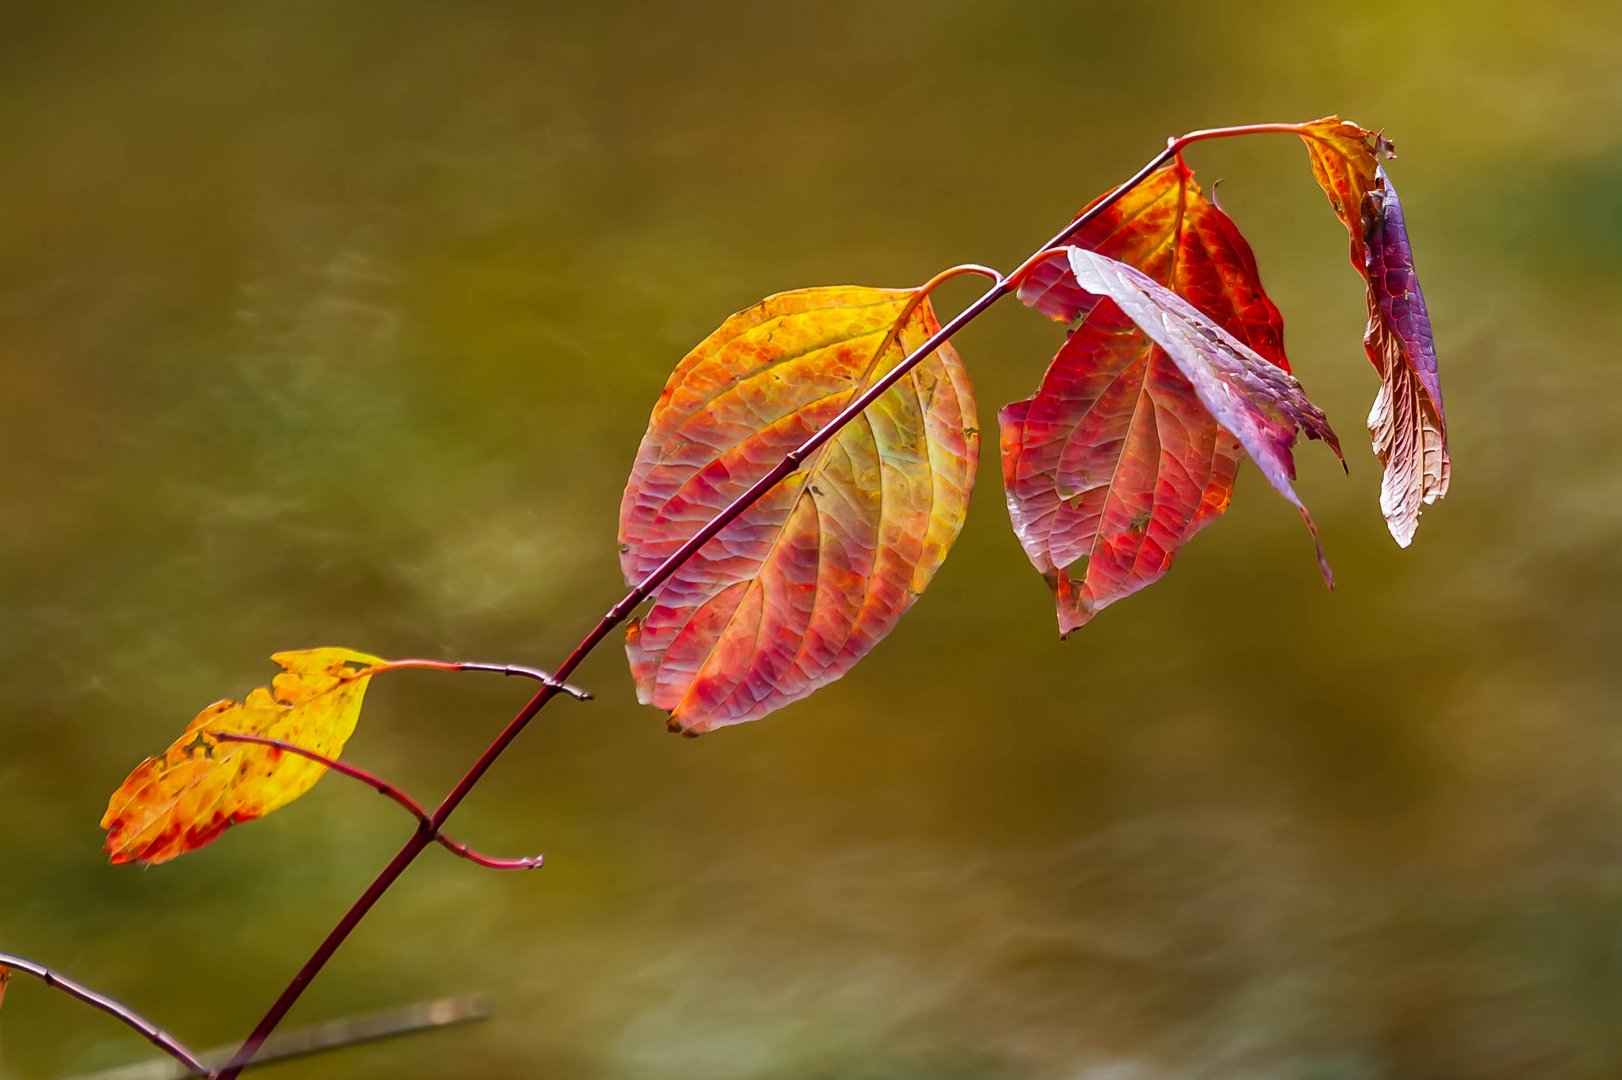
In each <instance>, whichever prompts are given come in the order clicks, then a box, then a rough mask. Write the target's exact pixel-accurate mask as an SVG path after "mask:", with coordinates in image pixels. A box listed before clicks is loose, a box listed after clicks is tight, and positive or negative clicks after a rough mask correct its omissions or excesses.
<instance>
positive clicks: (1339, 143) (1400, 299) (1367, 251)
mask: <svg viewBox="0 0 1622 1080" xmlns="http://www.w3.org/2000/svg"><path fill="white" fill-rule="evenodd" d="M1301 138H1302V140H1303V141H1304V142H1305V143H1306V145H1307V152H1308V154H1309V155H1310V157H1311V161H1312V173H1313V176H1314V177H1316V178H1317V180H1318V184H1319V186H1320V187H1322V188H1323V189H1324V193H1325V194H1326V195H1328V196H1329V204H1330V206H1332V207H1333V208H1334V210H1335V213H1336V215H1337V216H1338V217H1339V218H1340V219H1341V221H1342V222H1343V223H1344V224H1345V226H1346V231H1347V233H1348V235H1349V237H1350V249H1351V259H1352V265H1353V266H1355V267H1356V268H1357V271H1358V273H1360V274H1362V275H1363V279H1364V281H1365V282H1366V283H1367V285H1368V307H1369V324H1368V329H1367V330H1366V331H1365V332H1364V335H1363V346H1364V349H1365V350H1366V351H1367V352H1368V355H1369V360H1370V361H1371V362H1372V363H1373V364H1374V368H1375V370H1376V371H1378V372H1379V373H1380V392H1379V394H1378V396H1377V397H1376V398H1375V401H1374V408H1373V410H1372V411H1371V412H1370V413H1369V433H1370V435H1371V436H1372V438H1373V442H1374V452H1375V454H1376V456H1378V457H1379V459H1380V462H1381V464H1382V465H1383V466H1384V469H1385V471H1384V476H1383V478H1382V480H1381V484H1380V509H1381V512H1382V513H1383V514H1384V515H1385V519H1386V526H1387V528H1389V529H1390V530H1391V535H1392V536H1393V537H1395V538H1396V541H1397V543H1398V544H1400V545H1401V546H1403V547H1407V546H1408V545H1409V544H1410V543H1412V541H1413V538H1414V531H1415V530H1416V529H1417V528H1418V527H1419V514H1420V510H1421V508H1422V506H1424V505H1427V504H1430V503H1434V502H1436V501H1437V500H1438V499H1441V498H1442V497H1443V496H1445V495H1446V494H1447V487H1448V481H1449V479H1450V474H1451V471H1452V463H1451V461H1450V460H1449V457H1448V450H1447V418H1446V415H1445V414H1444V412H1443V409H1442V387H1441V380H1440V377H1439V374H1438V372H1437V367H1436V346H1435V343H1434V341H1433V340H1432V337H1431V326H1430V316H1429V314H1428V313H1427V311H1426V309H1425V297H1424V294H1423V293H1422V292H1421V291H1420V288H1419V278H1418V277H1417V275H1416V274H1415V273H1414V260H1413V252H1412V249H1411V248H1410V246H1409V242H1408V228H1407V223H1406V222H1405V220H1404V218H1403V213H1402V205H1401V203H1399V202H1398V201H1397V192H1396V189H1395V188H1393V187H1392V186H1391V179H1390V177H1388V176H1387V175H1386V172H1385V168H1384V167H1383V166H1382V165H1381V164H1380V162H1381V160H1382V159H1384V158H1387V157H1390V156H1392V147H1391V144H1390V143H1389V142H1387V141H1386V140H1385V139H1384V138H1383V137H1381V136H1380V135H1379V134H1377V133H1375V132H1372V131H1368V130H1366V129H1364V128H1361V127H1358V126H1357V125H1356V124H1353V123H1349V122H1347V121H1343V120H1341V119H1340V118H1339V117H1338V116H1329V117H1325V118H1323V119H1321V120H1314V121H1312V122H1311V123H1309V124H1306V125H1304V126H1303V130H1302V133H1301Z"/></svg>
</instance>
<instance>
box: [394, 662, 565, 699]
mask: <svg viewBox="0 0 1622 1080" xmlns="http://www.w3.org/2000/svg"><path fill="white" fill-rule="evenodd" d="M389 667H390V668H422V669H424V670H426V671H491V672H494V673H495V674H497V675H507V676H513V675H517V676H519V677H521V678H525V679H534V680H535V681H536V682H538V683H540V684H541V685H542V686H549V687H551V688H552V689H554V690H556V691H558V692H559V693H563V694H568V695H569V696H570V697H572V698H574V699H575V700H576V701H590V700H591V699H592V698H593V697H594V696H595V695H593V694H592V693H591V691H589V690H582V689H580V687H578V686H575V685H573V684H572V683H566V682H562V681H561V680H559V679H557V678H555V677H554V676H553V675H552V673H551V672H549V671H542V670H541V669H540V668H536V667H526V666H524V665H523V664H481V663H476V662H474V661H472V660H422V659H411V660H391V661H389Z"/></svg>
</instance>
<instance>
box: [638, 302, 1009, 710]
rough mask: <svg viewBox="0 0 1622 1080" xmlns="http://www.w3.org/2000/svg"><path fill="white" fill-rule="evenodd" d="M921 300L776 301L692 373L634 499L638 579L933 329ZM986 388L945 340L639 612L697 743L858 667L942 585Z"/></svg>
mask: <svg viewBox="0 0 1622 1080" xmlns="http://www.w3.org/2000/svg"><path fill="white" fill-rule="evenodd" d="M913 295H914V294H913V293H912V292H911V291H898V290H879V289H867V288H858V287H840V288H826V289H805V290H799V291H796V292H790V293H783V294H779V295H777V296H773V297H770V298H768V299H767V300H765V301H763V302H762V303H760V304H758V305H756V306H755V307H753V308H750V309H749V310H747V311H744V312H741V313H739V314H738V315H735V316H733V317H732V318H731V319H728V320H727V321H726V323H724V324H723V325H722V326H721V328H720V329H718V330H717V331H716V332H715V333H714V334H712V335H711V336H710V337H709V338H707V339H706V340H705V341H704V342H703V343H701V344H700V345H699V346H698V347H697V348H696V349H694V350H693V352H692V353H690V354H689V355H688V356H687V357H686V358H685V359H684V360H683V361H682V362H681V364H680V365H678V366H677V369H676V371H675V373H674V374H673V375H672V376H671V379H670V381H669V383H668V384H667V385H666V388H665V391H664V393H663V394H662V395H661V397H660V402H659V405H658V406H657V407H656V408H655V410H654V414H653V417H652V418H651V420H650V422H649V426H648V433H647V436H646V437H645V438H644V440H643V443H642V446H641V448H640V450H639V452H638V455H637V460H636V463H635V465H634V466H633V469H632V473H631V479H630V482H629V483H628V485H627V487H626V492H625V498H624V500H623V502H622V506H621V517H620V522H621V526H620V542H621V545H622V555H621V563H622V568H623V570H624V572H625V576H626V580H627V582H628V583H635V582H637V581H639V580H641V579H642V578H643V577H644V576H646V574H647V573H649V572H650V571H651V570H652V569H654V568H655V567H657V566H658V565H659V564H660V563H661V562H662V561H663V560H664V559H665V558H666V557H668V556H669V555H670V554H671V553H672V552H673V551H674V550H676V548H677V547H679V546H680V545H681V544H682V543H684V542H685V541H686V540H687V539H688V538H689V537H691V536H692V535H694V534H695V533H696V532H697V531H698V530H699V529H700V528H701V527H702V526H703V525H704V523H705V522H706V521H708V520H709V519H710V518H711V517H712V516H713V515H714V514H715V513H716V512H717V511H719V510H720V509H721V508H722V507H724V506H725V505H726V504H727V503H729V502H730V501H731V500H732V499H733V498H735V497H736V496H737V495H738V494H740V493H742V492H743V491H744V490H745V489H747V488H748V487H749V486H750V485H751V484H753V483H754V482H755V481H756V480H758V479H759V478H760V477H761V476H763V475H765V474H766V473H767V472H768V471H770V469H771V468H772V467H773V466H775V465H776V464H777V463H778V461H779V460H781V459H782V457H783V456H784V455H785V454H786V453H787V452H788V451H790V450H792V449H794V448H795V447H797V446H799V445H800V444H801V443H803V442H804V441H805V440H806V439H807V438H808V437H810V436H811V435H812V434H813V433H815V432H816V431H817V430H818V429H819V428H820V427H821V426H822V425H823V424H825V423H827V422H828V421H829V420H831V419H832V418H833V417H834V416H835V415H836V414H837V413H838V412H839V411H840V410H841V409H842V408H843V407H844V406H845V405H846V404H847V403H848V402H849V401H850V400H851V398H852V397H853V396H854V395H855V394H857V393H859V392H860V391H861V389H862V388H864V387H865V386H867V385H870V384H871V382H872V381H873V380H874V379H876V378H877V377H879V376H881V375H883V374H884V373H885V372H886V371H888V370H889V369H890V368H891V367H893V366H894V364H895V363H896V362H897V361H899V360H900V359H901V358H902V356H904V355H905V353H906V352H907V351H909V350H911V349H912V348H914V347H916V346H917V345H919V344H921V343H922V342H923V340H924V339H925V338H926V337H927V336H928V335H929V334H930V333H931V332H933V330H934V329H935V328H936V327H937V324H936V322H935V319H934V315H933V313H932V312H931V311H930V309H929V306H928V303H927V301H925V302H923V303H920V304H919V305H918V306H917V307H916V308H915V309H914V310H913V312H912V313H911V315H910V317H909V318H908V320H907V322H906V324H905V326H904V327H903V328H902V329H901V330H900V331H899V333H897V334H896V335H895V338H894V341H893V342H890V343H889V344H888V345H887V347H886V348H885V349H884V351H883V353H882V355H876V353H877V351H878V350H879V348H880V346H881V345H885V344H886V342H887V341H888V340H889V336H890V331H891V328H892V326H893V324H894V323H895V320H896V319H897V318H898V316H899V315H900V314H901V312H902V310H903V309H904V308H905V307H906V306H907V304H908V302H909V300H911V299H912V298H913ZM975 424H976V420H975V412H974V401H973V396H972V393H971V391H970V388H969V383H968V378H967V374H966V372H965V371H964V370H963V368H962V365H961V362H960V361H959V360H958V358H957V355H956V353H955V352H953V351H952V350H951V349H950V348H949V347H943V348H941V349H940V350H938V351H937V352H936V353H934V354H932V355H931V356H930V357H929V358H928V359H926V360H925V361H924V362H923V363H922V364H920V365H919V366H918V367H917V368H915V369H914V370H913V371H912V372H910V373H909V374H908V375H907V376H905V377H904V378H903V379H902V380H901V381H900V382H898V383H897V384H896V385H895V386H894V387H892V388H891V389H890V390H889V391H887V392H886V393H885V394H884V395H883V396H882V397H881V398H880V399H879V400H878V401H877V402H875V403H874V404H873V405H872V406H871V407H870V408H869V409H867V410H866V412H864V413H863V414H862V416H861V417H860V418H858V419H857V420H856V421H854V422H852V423H851V424H849V425H847V426H846V427H845V428H843V429H842V430H841V431H840V432H839V434H838V435H836V436H835V437H834V438H833V439H832V440H830V441H829V442H828V443H827V444H826V445H825V446H824V447H823V448H822V450H820V451H819V452H818V453H816V454H814V455H812V457H811V458H810V459H808V460H807V461H806V462H805V463H804V464H803V466H802V468H801V469H800V470H799V471H797V472H795V473H793V474H791V475H790V476H789V477H788V478H787V479H785V480H784V481H783V482H782V483H781V484H779V485H777V487H775V488H774V489H773V490H772V491H770V492H769V493H768V494H767V495H766V496H765V497H764V498H762V499H761V500H760V501H759V502H758V503H756V504H755V505H754V506H753V507H752V508H751V509H749V510H748V511H746V512H745V513H744V514H743V515H742V516H740V517H739V518H738V519H737V520H736V521H734V522H733V523H732V524H731V525H729V526H728V527H727V528H725V529H723V530H722V531H721V533H720V534H719V535H718V536H717V537H716V538H715V539H714V540H712V541H710V542H709V543H708V544H706V545H705V546H704V548H702V549H701V550H700V551H699V552H698V553H697V554H696V555H695V556H694V557H693V558H692V559H690V560H689V561H688V562H687V563H685V564H684V565H683V566H682V567H681V568H680V569H678V570H677V571H676V572H675V574H673V575H672V576H671V578H670V579H669V580H668V581H667V582H666V583H665V585H664V586H663V587H661V588H660V589H659V591H658V592H657V593H656V594H655V596H654V598H653V601H652V606H651V607H650V609H649V610H648V611H647V612H646V613H645V614H644V615H643V616H642V617H641V618H639V619H637V620H634V621H633V623H632V625H631V627H630V630H629V632H628V634H627V652H628V655H629V658H630V661H631V668H632V673H633V675H634V676H635V678H636V682H637V693H638V697H639V698H640V699H641V700H642V701H643V702H644V703H646V704H652V705H655V706H657V707H659V708H662V709H665V710H667V711H668V712H669V713H670V716H671V725H672V727H674V728H676V729H678V730H681V731H684V732H687V733H690V734H698V733H701V732H704V731H707V730H710V729H712V728H715V727H720V726H724V725H727V724H736V723H742V722H744V721H747V720H752V719H756V718H758V717H760V716H763V715H765V714H766V713H768V712H770V711H772V710H773V709H776V708H778V707H780V706H782V705H785V704H788V703H789V702H792V701H795V700H798V699H799V698H803V697H805V696H806V695H807V694H809V693H811V692H812V691H813V690H815V689H816V688H817V687H819V686H822V685H825V684H826V683H828V682H830V681H832V680H834V679H836V678H838V677H839V676H840V675H842V674H844V672H845V671H847V670H848V669H849V668H850V667H851V666H852V665H853V664H854V663H855V662H856V661H857V660H858V659H860V657H861V656H863V655H864V654H865V653H866V652H867V651H868V650H869V649H871V648H872V646H873V645H874V644H875V643H877V641H878V640H879V639H881V638H882V637H883V636H884V635H885V634H887V633H888V632H889V631H890V629H891V628H893V627H894V625H895V624H896V622H897V621H898V620H899V618H900V617H901V615H902V614H903V613H904V612H905V611H906V610H907V609H908V608H909V607H910V606H911V604H912V603H913V601H914V600H915V599H916V598H917V596H918V595H919V594H920V593H922V591H923V590H924V588H925V586H927V585H928V583H929V581H930V580H931V578H932V577H933V575H934V573H935V571H936V569H937V568H938V567H939V566H940V563H941V561H942V560H943V559H944V558H945V556H946V553H947V551H948V549H949V548H950V547H951V544H952V542H953V541H954V540H955V539H956V536H957V533H958V530H959V529H960V528H961V525H962V521H963V517H964V514H965V512H966V510H967V505H968V498H969V493H970V490H971V489H972V486H973V482H974V471H975V464H976V460H977V456H978V442H979V436H978V431H977V430H976V428H975Z"/></svg>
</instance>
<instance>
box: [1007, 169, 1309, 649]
mask: <svg viewBox="0 0 1622 1080" xmlns="http://www.w3.org/2000/svg"><path fill="white" fill-rule="evenodd" d="M1095 202H1096V200H1095ZM1089 209H1090V207H1089ZM1074 243H1075V245H1076V246H1077V247H1080V248H1083V249H1086V250H1090V251H1096V252H1098V253H1100V254H1102V255H1106V256H1109V257H1111V258H1113V259H1117V260H1120V261H1122V262H1126V263H1130V264H1131V265H1133V266H1135V267H1137V268H1138V269H1140V270H1141V271H1143V273H1145V274H1146V275H1148V276H1149V277H1150V278H1151V279H1153V280H1154V281H1156V282H1159V283H1160V284H1162V285H1164V286H1166V287H1168V288H1170V289H1171V290H1173V291H1175V292H1176V293H1178V294H1180V295H1182V296H1184V297H1186V298H1187V299H1188V300H1189V301H1190V302H1191V303H1192V304H1193V305H1194V306H1195V307H1196V308H1198V309H1199V311H1201V312H1203V313H1204V314H1205V315H1206V316H1208V317H1209V318H1210V319H1211V320H1213V321H1214V323H1215V324H1216V325H1217V326H1219V327H1221V328H1222V329H1223V330H1225V331H1227V333H1229V334H1231V335H1232V336H1233V337H1234V338H1236V339H1238V341H1239V342H1241V343H1242V344H1243V345H1245V346H1248V347H1249V349H1250V350H1252V351H1253V352H1254V353H1255V354H1259V355H1260V356H1262V357H1263V358H1265V360H1266V361H1267V362H1268V364H1269V365H1271V366H1276V367H1277V368H1279V369H1281V370H1283V371H1288V363H1287V362H1286V360H1285V358H1284V328H1283V320H1282V319H1281V318H1280V316H1279V313H1278V309H1277V308H1276V307H1274V305H1273V303H1272V301H1271V300H1269V299H1268V297H1267V294H1266V292H1265V291H1263V289H1262V285H1261V280H1260V277H1259V275H1258V273H1257V270H1256V261H1255V258H1254V256H1253V255H1252V254H1251V250H1250V245H1249V244H1247V243H1246V242H1245V239H1244V237H1242V236H1241V235H1240V234H1239V230H1238V228H1237V227H1236V226H1235V225H1234V223H1233V222H1232V221H1231V220H1230V219H1229V218H1228V216H1227V215H1226V214H1224V213H1223V212H1222V211H1221V210H1220V209H1218V208H1217V207H1216V206H1215V205H1214V204H1212V203H1211V202H1210V201H1208V200H1207V199H1206V198H1205V197H1204V196H1203V195H1202V194H1201V192H1200V189H1199V186H1198V185H1197V184H1196V183H1195V182H1194V178H1193V174H1192V173H1190V172H1189V171H1188V169H1187V168H1186V167H1185V166H1184V165H1183V163H1182V161H1181V159H1177V160H1174V161H1173V162H1172V163H1171V164H1170V165H1168V166H1167V167H1165V168H1163V169H1160V170H1158V171H1156V172H1155V173H1153V174H1151V175H1150V176H1149V177H1147V178H1146V179H1145V180H1144V182H1143V183H1142V184H1141V185H1139V186H1138V187H1136V188H1134V189H1133V190H1132V191H1130V192H1128V193H1127V194H1126V195H1125V196H1124V197H1122V198H1121V199H1120V200H1119V201H1118V202H1116V203H1115V204H1114V205H1113V206H1110V207H1108V208H1106V209H1105V210H1104V211H1103V212H1102V213H1099V214H1098V215H1097V216H1096V217H1095V218H1094V219H1093V220H1092V221H1091V222H1090V223H1089V224H1088V225H1086V226H1085V227H1084V228H1083V229H1082V230H1081V231H1080V232H1079V233H1078V234H1077V235H1076V237H1075V238H1074ZM1019 295H1020V299H1021V300H1023V301H1024V302H1025V303H1027V304H1029V305H1030V306H1032V307H1034V308H1036V309H1037V310H1039V311H1042V312H1043V313H1045V314H1047V315H1049V316H1050V317H1052V318H1055V319H1058V320H1060V321H1064V322H1070V321H1074V320H1076V319H1078V318H1084V319H1085V321H1083V322H1082V323H1081V325H1080V326H1079V327H1078V328H1077V329H1076V330H1074V331H1072V332H1071V334H1070V335H1069V337H1068V338H1067V340H1066V341H1065V344H1064V346H1063V347H1062V348H1061V349H1060V350H1059V353H1058V355H1057V356H1056V357H1054V360H1053V363H1052V365H1051V366H1050V367H1049V368H1048V371H1047V374H1046V375H1045V376H1044V377H1043V380H1042V383H1041V385H1040V386H1039V387H1038V389H1037V392H1036V394H1035V395H1034V396H1032V397H1031V398H1029V399H1027V400H1025V401H1020V402H1016V403H1014V404H1012V405H1009V406H1007V407H1006V408H1004V409H1003V410H1002V412H1001V413H1000V414H999V417H998V418H999V420H1000V422H1001V431H1002V463H1003V482H1004V488H1005V490H1006V493H1007V497H1008V509H1009V515H1010V517H1011V519H1012V521H1013V525H1014V531H1015V533H1016V534H1017V535H1018V537H1019V540H1020V543H1021V544H1022V545H1023V546H1024V548H1025V552H1026V554H1027V555H1028V556H1029V557H1030V560H1031V562H1032V563H1033V564H1034V565H1035V566H1036V568H1037V570H1038V571H1040V572H1041V573H1042V575H1043V576H1044V577H1045V578H1046V579H1047V581H1048V583H1049V585H1050V587H1051V588H1052V589H1053V592H1054V596H1055V600H1056V602H1057V606H1058V615H1059V628H1060V631H1061V633H1063V634H1066V635H1068V634H1069V633H1070V632H1071V631H1073V630H1074V629H1076V628H1077V627H1079V626H1082V625H1084V624H1085V623H1086V622H1088V621H1089V620H1090V619H1091V618H1092V617H1093V616H1094V615H1096V614H1097V613H1098V612H1099V611H1100V610H1102V609H1103V608H1105V607H1107V606H1108V605H1109V604H1111V603H1114V602H1115V601H1117V600H1120V599H1122V598H1123V597H1126V596H1129V595H1131V594H1132V593H1134V592H1137V591H1138V590H1139V589H1142V588H1144V587H1145V586H1147V585H1150V584H1152V583H1153V582H1155V581H1157V580H1159V579H1160V578H1161V577H1162V576H1164V574H1165V573H1166V572H1167V570H1169V569H1170V568H1171V565H1172V560H1173V559H1174V558H1175V557H1176V555H1177V553H1178V551H1180V550H1181V549H1182V547H1183V545H1184V544H1186V543H1188V541H1189V540H1190V539H1191V538H1192V537H1193V536H1194V534H1195V533H1197V532H1198V531H1199V530H1200V529H1202V528H1204V527H1205V526H1206V525H1208V524H1209V523H1210V522H1211V521H1213V520H1215V519H1216V518H1217V517H1218V516H1219V515H1221V514H1222V512H1223V511H1224V510H1226V509H1227V506H1228V501H1229V498H1230V497H1231V495H1232V491H1233V481H1234V473H1235V471H1236V470H1237V468H1238V465H1239V459H1240V455H1241V453H1242V451H1241V448H1240V445H1239V442H1238V440H1237V439H1236V438H1235V437H1234V436H1233V435H1232V434H1230V433H1229V432H1227V431H1225V430H1224V429H1223V427H1222V426H1221V425H1220V424H1219V423H1218V422H1217V420H1216V419H1214V418H1213V417H1212V415H1211V414H1210V413H1209V412H1208V411H1207V409H1206V408H1205V406H1204V405H1202V404H1201V402H1200V400H1199V396H1198V395H1197V394H1196V392H1195V389H1194V386H1193V385H1192V384H1191V383H1190V382H1189V380H1188V379H1187V378H1186V377H1185V376H1184V374H1183V372H1182V370H1181V369H1180V368H1179V365H1178V363H1177V362H1176V361H1175V360H1174V359H1173V358H1172V357H1171V356H1169V355H1168V354H1167V353H1166V351H1165V350H1164V349H1162V348H1160V347H1159V346H1158V345H1157V344H1156V343H1155V342H1153V341H1152V340H1151V339H1150V338H1148V337H1147V336H1145V335H1144V334H1143V333H1142V332H1140V331H1139V330H1138V329H1137V328H1136V327H1135V326H1134V325H1133V324H1132V323H1131V322H1130V321H1129V320H1127V319H1126V318H1125V317H1124V316H1123V315H1122V314H1121V312H1120V311H1119V310H1117V309H1114V305H1109V304H1106V305H1102V306H1104V307H1108V308H1110V309H1111V310H1109V311H1098V312H1095V310H1094V309H1095V308H1097V307H1099V306H1100V300H1099V297H1098V296H1097V295H1096V294H1094V293H1091V292H1088V291H1086V290H1085V289H1083V288H1082V287H1081V286H1080V284H1079V283H1078V282H1077V281H1076V278H1075V275H1074V273H1073V272H1072V270H1071V266H1070V259H1069V258H1068V256H1067V255H1055V256H1054V257H1053V258H1051V259H1048V260H1046V261H1044V262H1042V263H1040V264H1039V265H1038V266H1036V267H1035V268H1034V270H1033V271H1032V272H1031V273H1030V274H1029V275H1028V276H1026V277H1025V278H1024V279H1023V280H1022V281H1021V284H1020V291H1019Z"/></svg>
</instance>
